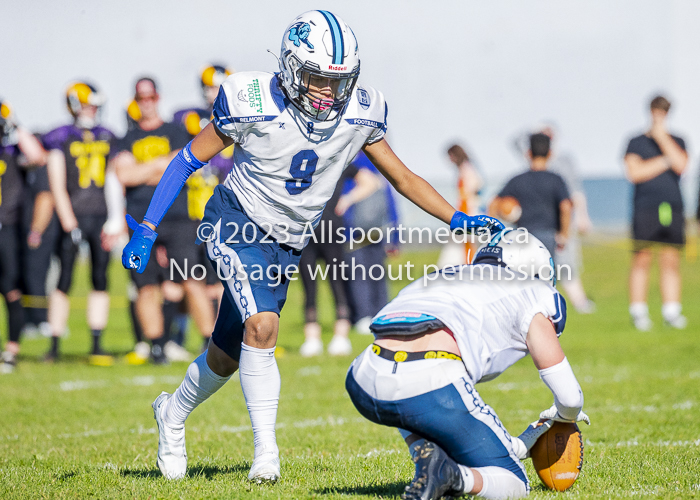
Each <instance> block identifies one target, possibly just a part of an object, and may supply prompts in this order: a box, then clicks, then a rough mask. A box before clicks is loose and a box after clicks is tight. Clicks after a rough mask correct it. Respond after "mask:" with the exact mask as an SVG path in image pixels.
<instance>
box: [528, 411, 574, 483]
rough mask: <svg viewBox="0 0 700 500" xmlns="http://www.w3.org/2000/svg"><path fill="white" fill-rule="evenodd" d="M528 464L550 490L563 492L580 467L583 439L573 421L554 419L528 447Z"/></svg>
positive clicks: (572, 480)
mask: <svg viewBox="0 0 700 500" xmlns="http://www.w3.org/2000/svg"><path fill="white" fill-rule="evenodd" d="M530 456H531V457H532V465H534V466H535V471H536V472H537V475H538V476H539V477H540V479H541V480H542V482H543V483H544V485H545V486H546V487H547V488H549V489H550V490H556V491H565V490H567V489H569V488H571V486H572V485H573V484H574V483H575V482H576V479H577V478H578V475H579V474H580V473H581V467H582V466H583V440H582V438H581V431H580V430H579V429H578V426H577V425H576V424H574V423H568V422H554V424H553V425H552V427H551V428H550V429H549V430H548V431H547V432H545V433H544V434H543V435H542V436H541V437H540V438H539V439H538V440H537V442H536V443H535V445H534V446H533V447H532V449H531V450H530Z"/></svg>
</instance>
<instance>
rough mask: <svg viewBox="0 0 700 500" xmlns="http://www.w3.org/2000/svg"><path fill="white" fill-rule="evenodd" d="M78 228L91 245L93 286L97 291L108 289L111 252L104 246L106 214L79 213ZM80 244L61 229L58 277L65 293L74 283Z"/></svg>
mask: <svg viewBox="0 0 700 500" xmlns="http://www.w3.org/2000/svg"><path fill="white" fill-rule="evenodd" d="M76 218H77V219H78V228H79V229H80V232H81V236H82V239H83V241H86V242H87V243H88V245H89V246H90V260H91V262H90V264H91V267H92V288H93V290H95V291H97V292H104V291H106V290H107V267H108V266H109V252H107V251H105V250H104V249H103V248H102V226H103V225H104V223H105V220H107V217H106V216H104V215H79V216H76ZM78 250H79V248H78V245H76V244H75V243H74V242H73V238H72V236H71V234H70V233H65V232H63V231H61V236H60V240H59V248H58V257H59V259H60V261H61V275H60V277H59V278H58V285H57V287H56V288H58V289H59V290H60V291H62V292H63V293H66V294H67V293H68V292H69V291H70V288H71V285H72V283H73V267H74V266H75V258H76V256H77V255H78Z"/></svg>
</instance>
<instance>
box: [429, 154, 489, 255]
mask: <svg viewBox="0 0 700 500" xmlns="http://www.w3.org/2000/svg"><path fill="white" fill-rule="evenodd" d="M447 156H448V157H449V159H450V161H451V162H452V163H453V164H454V165H455V167H457V172H458V180H457V188H458V190H459V200H458V201H457V210H461V211H462V212H464V213H466V214H467V215H478V214H479V213H480V206H481V198H480V196H479V194H480V192H481V189H482V188H483V186H484V180H483V178H482V176H481V174H480V173H479V170H478V169H477V168H476V166H475V165H474V164H473V163H472V162H471V160H470V159H469V155H468V154H467V152H466V151H465V150H464V148H462V146H460V145H459V144H453V145H452V146H450V147H449V148H448V150H447ZM477 249H478V242H469V243H466V244H462V243H457V242H454V241H450V242H449V243H447V244H446V245H444V246H443V247H442V251H441V252H440V257H439V258H438V263H437V265H438V267H440V268H442V267H445V266H454V265H462V264H469V263H470V262H471V259H472V257H473V256H474V254H475V253H476V250H477Z"/></svg>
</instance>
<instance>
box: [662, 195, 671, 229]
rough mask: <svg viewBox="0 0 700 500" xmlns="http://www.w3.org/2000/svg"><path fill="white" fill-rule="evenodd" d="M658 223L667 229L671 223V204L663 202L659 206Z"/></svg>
mask: <svg viewBox="0 0 700 500" xmlns="http://www.w3.org/2000/svg"><path fill="white" fill-rule="evenodd" d="M659 222H660V223H661V225H662V226H664V227H668V226H670V225H671V222H673V210H672V209H671V204H670V203H668V202H667V201H664V202H663V203H661V204H660V205H659Z"/></svg>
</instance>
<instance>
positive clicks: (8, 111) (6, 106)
mask: <svg viewBox="0 0 700 500" xmlns="http://www.w3.org/2000/svg"><path fill="white" fill-rule="evenodd" d="M11 115H12V108H11V107H10V103H8V102H7V101H3V100H2V99H0V120H2V122H5V121H8V120H9V118H10V116H11Z"/></svg>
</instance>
